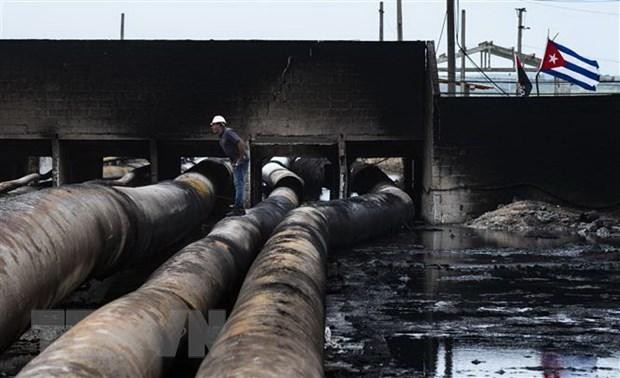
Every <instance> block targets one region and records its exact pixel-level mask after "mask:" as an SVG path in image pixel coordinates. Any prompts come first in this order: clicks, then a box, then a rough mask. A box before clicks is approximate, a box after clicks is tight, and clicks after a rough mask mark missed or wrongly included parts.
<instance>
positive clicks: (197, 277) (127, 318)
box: [19, 180, 299, 377]
mask: <svg viewBox="0 0 620 378" xmlns="http://www.w3.org/2000/svg"><path fill="white" fill-rule="evenodd" d="M287 181H288V180H287ZM296 185H299V183H297V184H296ZM297 205H298V198H297V195H296V193H295V191H294V190H292V189H290V188H287V187H285V186H280V185H277V188H276V189H274V190H273V191H272V192H271V193H270V195H269V197H268V198H267V199H265V200H264V201H262V202H261V203H259V204H258V205H257V206H255V207H253V208H251V209H248V210H247V214H246V215H244V216H238V217H228V218H224V219H223V220H221V221H220V222H218V223H217V224H216V225H215V226H214V228H213V230H212V231H211V232H210V233H209V235H208V236H207V237H205V238H203V239H201V240H199V241H197V242H194V243H192V244H190V245H188V246H186V247H185V248H183V249H182V250H181V251H179V252H178V253H177V254H175V255H174V256H173V257H171V258H170V259H169V260H168V261H167V262H165V263H164V264H163V265H162V266H161V267H160V268H159V269H158V270H156V271H155V272H154V273H153V274H152V275H151V277H150V278H149V279H148V280H147V282H146V283H144V284H143V285H142V286H141V287H140V288H139V289H138V290H136V291H134V292H132V293H130V294H128V295H125V296H123V297H121V298H119V299H117V300H115V301H113V302H111V303H109V304H107V305H105V306H103V307H102V308H100V309H98V310H97V311H95V312H94V313H92V314H91V315H89V316H88V317H86V318H85V319H84V320H82V321H81V322H79V323H78V324H77V325H75V326H74V327H73V328H71V329H70V330H69V331H67V332H66V333H65V334H64V335H62V336H61V337H60V338H59V339H58V340H56V341H55V342H54V343H53V344H52V345H50V346H49V347H48V348H47V349H45V350H44V351H43V352H42V353H41V354H40V355H39V356H37V357H36V358H35V359H33V360H32V361H31V362H30V363H29V364H28V365H26V367H24V369H23V370H22V371H21V372H20V374H19V376H20V377H34V376H40V375H45V376H52V377H61V376H63V377H64V376H66V375H76V376H82V377H95V376H96V377H101V376H126V377H157V376H160V375H162V373H163V370H164V356H165V355H167V356H170V355H172V356H174V354H175V352H176V346H177V343H178V340H179V338H180V337H181V335H182V333H183V328H184V325H185V320H186V318H185V317H184V316H183V315H186V314H187V313H188V312H189V311H193V310H195V311H200V313H201V314H203V315H205V316H206V315H207V312H208V310H210V309H214V308H216V306H217V305H218V304H219V303H220V301H221V300H222V299H223V298H224V296H225V295H226V294H228V293H229V292H230V291H231V289H232V288H238V287H239V286H240V284H241V281H242V279H243V277H244V275H245V273H246V272H247V270H248V269H249V267H250V265H251V264H252V261H253V260H254V257H255V256H256V254H257V253H258V251H259V250H260V248H261V246H262V245H263V244H264V242H265V240H266V239H267V238H268V237H269V235H270V234H271V232H272V230H273V229H274V228H275V227H276V225H277V224H278V223H279V222H280V221H281V220H282V219H283V218H284V216H285V215H286V213H288V212H289V211H290V210H291V209H293V208H294V207H296V206H297ZM232 294H234V293H232ZM103 330H105V331H103ZM190 337H191V336H190ZM171 346H172V347H171ZM171 349H172V350H171ZM203 351H204V347H203Z"/></svg>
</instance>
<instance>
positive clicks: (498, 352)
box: [386, 335, 620, 378]
mask: <svg viewBox="0 0 620 378" xmlns="http://www.w3.org/2000/svg"><path fill="white" fill-rule="evenodd" d="M386 341H387V344H388V347H389V350H390V352H391V357H392V358H393V359H394V361H395V365H396V366H399V367H405V368H407V369H409V371H410V372H411V373H414V372H415V373H420V374H421V375H424V376H438V377H459V376H473V377H483V376H501V375H506V376H508V377H545V378H568V377H588V376H596V377H618V375H619V374H620V369H619V368H620V366H618V361H620V356H619V355H612V356H608V357H601V356H595V355H590V354H570V353H564V352H561V351H556V350H545V349H543V350H533V349H511V348H506V349H498V348H490V347H486V348H485V347H476V346H468V345H458V343H457V342H455V341H454V340H453V339H451V338H446V339H437V338H429V337H411V336H407V335H396V336H392V337H389V338H387V339H386Z"/></svg>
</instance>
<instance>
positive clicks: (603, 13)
mask: <svg viewBox="0 0 620 378" xmlns="http://www.w3.org/2000/svg"><path fill="white" fill-rule="evenodd" d="M521 1H524V2H526V3H530V4H535V5H540V6H543V7H550V8H559V9H565V10H570V11H573V12H583V13H593V14H601V15H605V16H615V17H620V13H612V12H603V11H594V10H589V9H581V8H571V7H564V6H561V5H551V4H546V3H547V2H550V1H549V0H547V1H545V2H544V3H543V2H542V1H539V0H521ZM613 1H614V2H618V1H620V0H613ZM588 2H589V3H592V2H593V1H588ZM600 2H602V1H600Z"/></svg>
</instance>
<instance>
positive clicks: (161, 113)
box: [0, 40, 620, 223]
mask: <svg viewBox="0 0 620 378" xmlns="http://www.w3.org/2000/svg"><path fill="white" fill-rule="evenodd" d="M0 48H1V50H2V52H3V54H2V58H0V82H2V85H1V86H0V181H6V180H12V179H16V178H18V177H22V176H24V175H25V174H26V173H28V172H31V171H32V169H31V168H29V164H28V161H29V159H28V158H29V157H33V156H52V157H53V158H54V178H55V182H56V183H57V184H63V183H73V182H81V181H86V180H92V179H96V178H99V177H100V176H101V164H102V157H103V156H111V155H115V156H131V157H136V158H146V159H148V160H149V161H150V162H151V179H152V182H157V181H160V180H162V179H169V178H173V177H175V176H176V175H178V173H179V171H180V158H181V157H184V156H213V157H216V156H221V152H220V148H219V146H218V145H217V141H216V139H215V138H214V136H213V135H211V134H210V130H209V128H208V127H207V124H208V121H209V119H210V117H212V116H213V115H214V114H225V115H226V117H227V119H228V121H229V123H230V126H232V127H234V128H235V129H236V130H237V131H238V132H239V133H240V134H241V135H242V137H244V138H245V139H247V140H249V142H250V149H251V153H252V167H251V182H252V185H251V186H252V202H253V203H257V202H258V201H259V200H260V192H261V191H260V190H259V188H260V176H261V175H260V169H261V167H262V165H263V163H266V162H267V161H268V159H269V158H271V157H272V156H307V157H325V158H328V159H329V160H330V161H331V163H332V165H331V166H332V167H333V168H334V169H332V173H331V176H332V178H333V179H332V180H331V183H330V184H329V185H330V186H331V189H332V192H335V193H337V194H338V196H337V197H344V196H345V195H346V193H347V191H348V188H347V172H348V169H347V167H348V165H349V164H350V163H352V162H353V161H354V160H355V159H356V158H358V157H402V158H404V162H405V164H404V187H405V190H406V191H408V192H409V193H410V194H412V197H413V199H414V203H415V204H416V206H418V207H419V209H418V210H421V211H419V212H416V213H417V214H421V216H422V217H423V218H425V219H426V220H429V221H432V222H444V223H446V222H448V223H449V222H460V221H463V220H465V219H467V218H468V217H471V216H474V215H478V214H480V213H481V212H483V211H486V210H489V209H491V208H494V207H496V206H497V204H498V203H505V202H506V201H507V200H510V199H512V197H513V196H515V195H520V196H527V195H535V196H538V195H542V194H543V193H547V195H552V196H553V197H555V198H561V199H565V200H568V201H573V202H576V203H579V204H583V205H588V206H609V205H611V204H614V201H617V197H616V196H615V193H618V192H620V177H619V176H618V175H617V174H615V170H616V167H617V166H618V165H619V164H618V163H619V161H618V159H619V158H618V154H614V151H615V149H614V148H613V146H616V145H617V144H618V142H619V141H620V131H619V130H618V128H617V127H615V124H616V123H617V121H618V119H620V117H619V111H620V110H619V109H620V106H619V105H620V97H618V96H597V97H587V98H585V97H570V98H527V99H521V98H446V97H441V96H440V95H439V90H438V79H437V70H436V64H435V58H434V57H435V53H434V49H433V45H432V43H425V42H314V41H38V40H32V41H11V40H4V41H0ZM30 160H32V159H30ZM528 167H531V168H528ZM534 167H535V168H534ZM590 167H596V169H590ZM582 184H583V185H582Z"/></svg>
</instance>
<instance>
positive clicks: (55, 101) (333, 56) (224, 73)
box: [0, 40, 425, 139]
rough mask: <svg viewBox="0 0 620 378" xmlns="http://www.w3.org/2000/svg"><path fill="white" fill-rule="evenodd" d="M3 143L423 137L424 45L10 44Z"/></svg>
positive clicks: (0, 62) (1, 109)
mask: <svg viewBox="0 0 620 378" xmlns="http://www.w3.org/2000/svg"><path fill="white" fill-rule="evenodd" d="M0 50H1V51H2V59H0V84H1V85H0V138H10V137H19V138H24V137H26V136H28V137H31V138H51V137H55V136H57V137H59V138H60V139H63V138H64V139H71V138H74V139H82V138H91V139H93V138H98V137H106V138H109V137H116V138H123V137H124V138H128V137H130V138H155V139H175V138H177V139H186V138H212V136H211V135H210V134H209V129H208V126H207V125H208V123H209V121H210V118H211V117H212V116H213V115H214V114H223V115H225V116H226V117H227V118H228V120H229V123H230V125H231V126H233V127H235V128H237V129H238V131H239V132H240V133H241V134H242V135H243V136H245V137H246V138H247V137H249V136H250V135H253V136H254V135H255V136H272V135H280V136H288V137H290V136H328V137H332V136H335V137H338V136H339V135H340V134H344V135H345V136H352V137H373V138H375V137H382V136H385V137H405V138H408V139H415V138H418V139H421V138H422V126H421V123H422V101H421V98H422V96H423V90H422V88H423V83H424V53H425V44H424V43H423V42H400V43H397V42H383V43H378V42H312V41H47V40H46V41H37V40H31V41H24V40H18V41H11V40H3V41H0Z"/></svg>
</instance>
